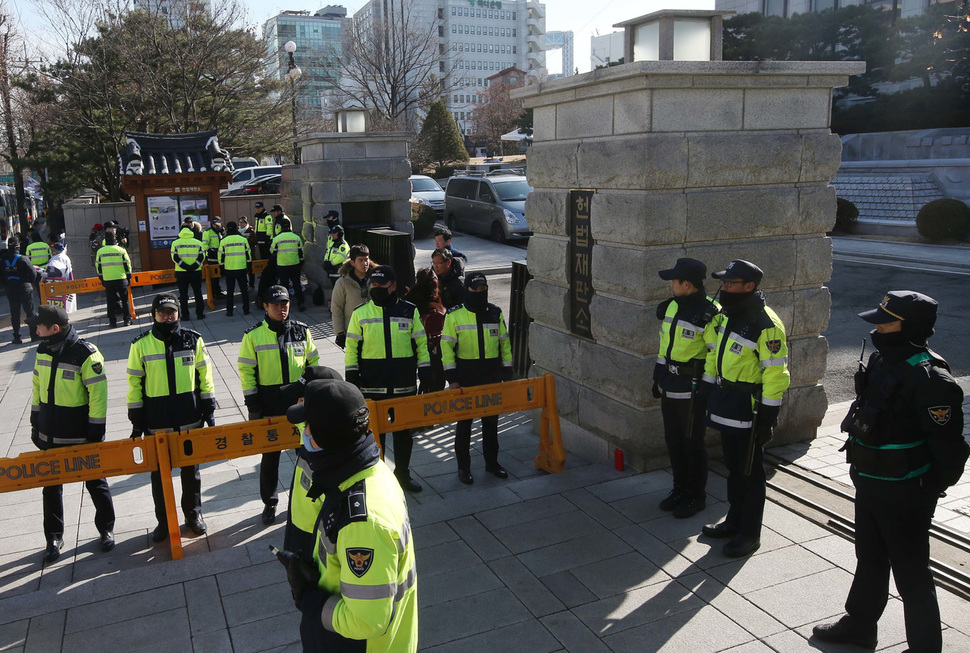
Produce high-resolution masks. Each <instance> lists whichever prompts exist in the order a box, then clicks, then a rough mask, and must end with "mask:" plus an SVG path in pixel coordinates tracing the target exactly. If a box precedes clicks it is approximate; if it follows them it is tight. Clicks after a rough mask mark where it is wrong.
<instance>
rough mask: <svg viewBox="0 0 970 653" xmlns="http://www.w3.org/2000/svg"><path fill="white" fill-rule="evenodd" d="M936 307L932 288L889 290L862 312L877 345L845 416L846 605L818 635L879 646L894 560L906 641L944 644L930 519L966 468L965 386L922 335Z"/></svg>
mask: <svg viewBox="0 0 970 653" xmlns="http://www.w3.org/2000/svg"><path fill="white" fill-rule="evenodd" d="M936 312H937V302H936V301H935V300H934V299H932V298H931V297H927V296H926V295H924V294H922V293H918V292H914V291H911V290H895V291H891V292H889V293H888V294H887V295H886V296H885V298H884V299H883V300H882V302H881V303H880V304H879V306H878V307H877V308H874V309H872V310H869V311H865V312H864V313H860V314H859V317H861V318H862V319H863V320H865V321H866V322H869V323H870V324H873V325H875V329H873V330H872V331H871V332H870V333H869V337H870V338H871V339H872V344H873V345H874V346H875V348H876V351H875V352H874V353H873V354H872V355H871V356H870V357H869V362H868V365H866V367H865V369H864V370H863V369H860V371H859V372H857V373H856V393H857V395H858V398H857V399H856V401H855V402H853V404H852V406H851V408H850V409H849V414H848V416H847V417H846V419H845V420H844V421H843V422H842V430H843V431H845V432H847V433H848V440H847V441H846V446H845V447H844V448H845V449H847V450H846V458H847V459H848V462H849V464H850V465H851V467H850V475H851V476H852V483H853V484H854V485H855V488H856V494H855V552H856V560H857V562H856V570H855V578H854V579H853V581H852V587H851V588H850V589H849V596H848V598H847V599H846V601H845V611H846V615H845V616H843V617H842V618H841V619H840V620H839V621H837V622H835V623H831V624H825V625H819V626H815V628H814V629H813V633H814V635H815V637H817V638H818V639H820V640H823V641H827V642H838V643H843V644H852V645H855V646H861V647H863V648H869V649H875V648H876V644H877V637H876V635H877V622H878V621H879V618H880V617H881V616H882V613H883V610H885V608H886V603H887V601H888V598H889V571H890V569H892V575H893V578H895V580H896V588H897V589H898V590H899V595H900V598H902V600H903V614H904V616H905V622H906V641H907V642H908V644H909V648H908V649H907V651H913V653H916V652H919V653H940V652H941V651H942V650H943V638H942V628H941V626H940V608H939V605H938V603H937V600H936V588H935V587H934V585H933V575H932V574H931V573H930V568H929V562H930V558H929V556H930V544H929V528H930V522H931V521H932V519H933V512H934V511H935V510H936V502H937V500H938V498H939V497H940V496H943V494H942V493H943V491H944V490H946V489H947V488H948V487H949V486H951V485H953V484H955V483H956V482H957V481H958V480H959V479H960V476H961V475H962V474H963V469H964V465H965V464H966V460H967V456H968V453H970V447H968V445H967V443H966V441H965V440H964V439H963V406H962V404H963V390H962V389H961V388H960V386H959V385H958V384H957V382H956V381H955V380H954V379H953V376H952V375H951V374H950V367H949V366H948V365H947V363H946V361H945V360H943V359H942V358H941V357H940V356H939V355H938V354H936V353H935V352H934V351H932V350H931V349H930V348H929V347H928V346H927V343H926V341H927V339H928V338H929V337H930V336H931V335H933V326H934V325H935V324H936ZM860 368H861V365H860Z"/></svg>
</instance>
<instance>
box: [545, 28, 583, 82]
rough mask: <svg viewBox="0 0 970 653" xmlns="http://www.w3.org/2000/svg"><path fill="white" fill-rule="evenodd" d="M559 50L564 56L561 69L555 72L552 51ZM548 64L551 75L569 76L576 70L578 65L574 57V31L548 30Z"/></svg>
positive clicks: (554, 76) (546, 49)
mask: <svg viewBox="0 0 970 653" xmlns="http://www.w3.org/2000/svg"><path fill="white" fill-rule="evenodd" d="M556 50H559V51H560V54H561V58H562V67H561V71H556V72H553V70H552V69H553V66H552V63H551V57H550V55H549V53H550V52H553V51H556ZM545 51H546V66H547V67H548V68H549V77H551V78H556V77H569V76H570V75H572V74H574V73H575V72H576V65H575V61H574V59H573V33H572V31H566V32H555V31H554V32H546V48H545Z"/></svg>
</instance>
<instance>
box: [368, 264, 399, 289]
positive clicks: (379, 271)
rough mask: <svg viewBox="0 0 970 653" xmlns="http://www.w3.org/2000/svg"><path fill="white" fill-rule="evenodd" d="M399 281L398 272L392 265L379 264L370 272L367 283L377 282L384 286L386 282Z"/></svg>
mask: <svg viewBox="0 0 970 653" xmlns="http://www.w3.org/2000/svg"><path fill="white" fill-rule="evenodd" d="M391 281H397V274H395V273H394V268H392V267H391V266H390V265H378V266H377V267H376V268H374V269H373V270H372V271H371V273H370V278H369V279H368V280H367V283H376V284H379V285H381V286H383V285H384V284H385V283H389V282H391Z"/></svg>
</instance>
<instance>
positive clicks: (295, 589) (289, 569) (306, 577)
mask: <svg viewBox="0 0 970 653" xmlns="http://www.w3.org/2000/svg"><path fill="white" fill-rule="evenodd" d="M286 581H287V582H288V583H289V584H290V593H291V594H292V595H293V602H294V603H296V607H297V608H299V609H300V610H303V608H304V607H306V608H307V609H308V610H314V611H315V612H314V613H315V614H316V615H317V619H318V620H319V618H320V611H321V610H323V604H324V602H325V601H326V600H327V597H328V596H330V595H329V594H328V593H327V592H325V591H323V590H321V589H319V588H318V587H317V583H319V582H320V572H319V571H317V570H316V569H315V568H314V567H312V566H310V565H309V564H307V563H306V562H304V561H303V559H302V558H300V557H298V556H293V557H291V558H288V559H287V560H286ZM314 595H317V596H314ZM318 602H319V605H318ZM301 604H302V605H301Z"/></svg>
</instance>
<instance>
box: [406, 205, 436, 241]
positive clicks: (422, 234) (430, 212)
mask: <svg viewBox="0 0 970 653" xmlns="http://www.w3.org/2000/svg"><path fill="white" fill-rule="evenodd" d="M437 219H438V214H437V213H435V212H434V209H433V208H431V207H430V206H428V205H427V204H417V203H415V202H412V203H411V224H413V225H414V237H415V238H427V237H428V236H430V235H431V234H432V232H434V223H435V220H437Z"/></svg>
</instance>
